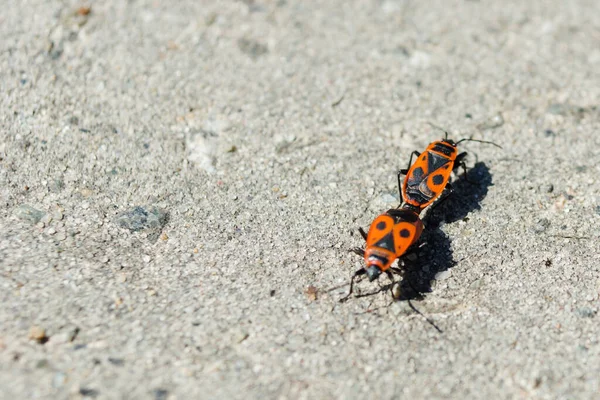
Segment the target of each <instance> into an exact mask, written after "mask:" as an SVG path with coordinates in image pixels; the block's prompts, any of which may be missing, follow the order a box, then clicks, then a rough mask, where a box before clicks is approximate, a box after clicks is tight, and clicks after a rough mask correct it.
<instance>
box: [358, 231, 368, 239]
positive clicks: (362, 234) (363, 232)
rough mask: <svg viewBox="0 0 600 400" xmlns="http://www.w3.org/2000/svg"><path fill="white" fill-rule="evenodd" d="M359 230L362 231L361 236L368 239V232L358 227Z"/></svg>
mask: <svg viewBox="0 0 600 400" xmlns="http://www.w3.org/2000/svg"><path fill="white" fill-rule="evenodd" d="M358 232H359V233H360V236H362V237H363V239H365V240H367V234H366V233H365V231H364V230H363V228H358Z"/></svg>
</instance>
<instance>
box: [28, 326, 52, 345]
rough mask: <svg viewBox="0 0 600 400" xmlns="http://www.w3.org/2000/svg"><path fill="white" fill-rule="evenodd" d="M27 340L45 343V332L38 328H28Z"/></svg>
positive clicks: (46, 337) (46, 338)
mask: <svg viewBox="0 0 600 400" xmlns="http://www.w3.org/2000/svg"><path fill="white" fill-rule="evenodd" d="M29 339H32V340H35V341H37V342H38V343H45V342H46V341H47V340H48V336H46V330H45V329H44V328H41V327H39V326H32V327H31V328H29Z"/></svg>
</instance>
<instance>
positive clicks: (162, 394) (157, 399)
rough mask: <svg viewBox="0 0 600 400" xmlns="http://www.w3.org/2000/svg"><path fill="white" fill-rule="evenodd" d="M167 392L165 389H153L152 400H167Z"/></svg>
mask: <svg viewBox="0 0 600 400" xmlns="http://www.w3.org/2000/svg"><path fill="white" fill-rule="evenodd" d="M168 394H169V392H168V391H167V390H165V389H154V390H153V391H152V395H153V396H154V400H167V395H168Z"/></svg>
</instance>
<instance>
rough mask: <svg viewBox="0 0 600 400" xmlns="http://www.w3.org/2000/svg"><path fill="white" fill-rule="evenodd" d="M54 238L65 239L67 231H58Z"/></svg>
mask: <svg viewBox="0 0 600 400" xmlns="http://www.w3.org/2000/svg"><path fill="white" fill-rule="evenodd" d="M56 239H58V240H66V239H67V233H66V232H64V231H63V232H58V234H57V235H56Z"/></svg>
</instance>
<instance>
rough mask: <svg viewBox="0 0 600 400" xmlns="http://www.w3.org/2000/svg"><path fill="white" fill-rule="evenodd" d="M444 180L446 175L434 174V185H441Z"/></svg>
mask: <svg viewBox="0 0 600 400" xmlns="http://www.w3.org/2000/svg"><path fill="white" fill-rule="evenodd" d="M442 182H444V177H443V176H442V175H440V174H437V175H434V176H433V184H434V185H441V184H442Z"/></svg>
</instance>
